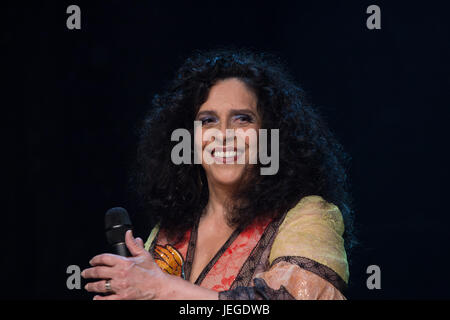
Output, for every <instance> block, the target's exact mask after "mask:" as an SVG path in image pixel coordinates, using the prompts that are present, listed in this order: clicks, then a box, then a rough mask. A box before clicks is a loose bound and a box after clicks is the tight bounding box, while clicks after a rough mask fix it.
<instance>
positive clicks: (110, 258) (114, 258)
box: [89, 253, 126, 267]
mask: <svg viewBox="0 0 450 320" xmlns="http://www.w3.org/2000/svg"><path fill="white" fill-rule="evenodd" d="M124 259H126V258H124V257H121V256H118V255H115V254H111V253H103V254H99V255H97V256H95V257H93V258H92V259H91V261H89V264H90V265H91V266H98V265H104V266H110V267H113V266H115V265H116V264H118V263H119V262H121V261H123V260H124Z"/></svg>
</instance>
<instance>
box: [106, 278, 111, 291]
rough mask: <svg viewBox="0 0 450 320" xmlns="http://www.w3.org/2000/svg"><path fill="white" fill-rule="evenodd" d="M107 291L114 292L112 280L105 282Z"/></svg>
mask: <svg viewBox="0 0 450 320" xmlns="http://www.w3.org/2000/svg"><path fill="white" fill-rule="evenodd" d="M105 290H106V291H108V292H109V291H112V289H111V280H106V282H105Z"/></svg>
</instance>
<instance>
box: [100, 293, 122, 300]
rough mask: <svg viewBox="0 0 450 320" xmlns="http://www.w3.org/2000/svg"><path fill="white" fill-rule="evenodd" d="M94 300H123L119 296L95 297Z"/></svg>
mask: <svg viewBox="0 0 450 320" xmlns="http://www.w3.org/2000/svg"><path fill="white" fill-rule="evenodd" d="M93 300H121V298H120V296H119V295H118V294H110V295H109V296H94V299H93Z"/></svg>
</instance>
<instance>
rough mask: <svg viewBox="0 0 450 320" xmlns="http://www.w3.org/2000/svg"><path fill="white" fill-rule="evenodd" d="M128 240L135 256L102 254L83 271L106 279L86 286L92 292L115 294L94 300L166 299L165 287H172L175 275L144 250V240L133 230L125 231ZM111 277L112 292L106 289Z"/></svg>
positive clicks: (86, 276) (97, 277)
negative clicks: (137, 236)
mask: <svg viewBox="0 0 450 320" xmlns="http://www.w3.org/2000/svg"><path fill="white" fill-rule="evenodd" d="M125 243H126V245H127V247H128V250H129V251H130V253H131V254H132V257H130V258H125V257H122V256H118V255H114V254H107V253H105V254H100V255H98V256H95V257H94V258H92V260H91V261H89V264H90V265H91V266H93V267H92V268H89V269H86V270H83V272H82V273H81V275H82V276H83V278H94V279H103V280H100V281H96V282H90V283H88V284H87V285H86V286H85V289H86V290H87V291H89V292H99V293H112V294H111V295H108V296H100V295H96V296H95V297H94V300H117V299H126V300H138V299H164V288H167V287H168V286H169V287H170V283H171V282H172V281H174V280H175V279H174V277H173V276H170V275H168V274H166V273H164V272H163V271H162V270H161V269H160V268H159V267H158V265H157V264H156V263H155V261H154V260H153V257H152V256H151V254H150V253H149V252H148V251H147V250H145V249H144V245H143V241H142V239H140V238H136V239H135V238H134V237H133V235H132V232H131V230H128V231H127V233H126V234H125ZM106 280H109V282H110V285H111V291H108V290H107V289H106Z"/></svg>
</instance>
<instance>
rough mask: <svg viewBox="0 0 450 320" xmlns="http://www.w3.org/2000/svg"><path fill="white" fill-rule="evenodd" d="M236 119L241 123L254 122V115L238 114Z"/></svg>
mask: <svg viewBox="0 0 450 320" xmlns="http://www.w3.org/2000/svg"><path fill="white" fill-rule="evenodd" d="M235 119H236V120H237V121H238V122H241V123H247V122H253V119H252V117H250V116H249V115H246V114H242V115H238V116H236V117H235Z"/></svg>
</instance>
